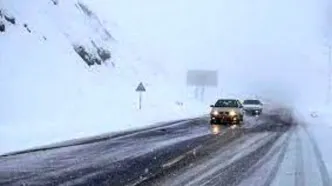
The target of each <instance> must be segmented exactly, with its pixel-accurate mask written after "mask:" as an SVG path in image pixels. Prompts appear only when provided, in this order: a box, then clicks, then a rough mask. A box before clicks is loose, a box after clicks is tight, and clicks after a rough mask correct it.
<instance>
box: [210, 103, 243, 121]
mask: <svg viewBox="0 0 332 186" xmlns="http://www.w3.org/2000/svg"><path fill="white" fill-rule="evenodd" d="M211 107H212V109H211V112H210V123H211V124H228V125H229V124H238V125H240V124H241V123H242V122H243V110H242V104H241V102H240V101H239V100H237V99H219V100H218V101H217V102H216V103H215V104H214V105H211Z"/></svg>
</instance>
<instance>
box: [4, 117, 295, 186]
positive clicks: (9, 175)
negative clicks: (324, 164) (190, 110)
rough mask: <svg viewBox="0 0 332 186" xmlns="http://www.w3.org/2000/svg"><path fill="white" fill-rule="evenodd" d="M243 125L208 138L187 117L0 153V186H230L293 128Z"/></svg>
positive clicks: (269, 121)
mask: <svg viewBox="0 0 332 186" xmlns="http://www.w3.org/2000/svg"><path fill="white" fill-rule="evenodd" d="M249 123H250V124H247V123H245V125H244V126H243V127H240V128H239V127H238V128H231V127H218V129H219V131H218V133H216V134H213V133H212V132H211V126H210V125H209V124H208V119H207V118H199V119H190V120H183V121H178V122H171V123H165V124H163V125H161V126H157V127H153V128H150V129H145V130H137V131H132V132H126V133H122V134H117V135H113V136H107V137H97V138H91V139H88V140H82V141H76V142H72V143H64V144H58V145H57V146H55V147H52V146H51V147H45V148H42V149H34V150H30V151H24V152H19V153H14V154H8V155H3V156H0V185H112V186H113V185H238V184H239V183H240V182H241V181H242V180H243V179H245V178H246V177H248V176H249V173H248V172H249V171H253V168H254V167H255V166H257V164H259V162H260V160H261V159H263V158H264V156H266V154H268V153H269V152H270V151H272V150H273V149H274V148H276V147H275V146H277V145H276V144H278V143H280V144H282V145H279V146H280V147H279V149H278V148H276V149H277V150H278V152H279V151H280V150H281V149H282V147H285V144H284V143H285V142H286V141H287V139H288V137H287V136H289V133H291V132H290V131H292V128H294V126H293V125H292V124H293V121H291V120H289V119H287V120H280V118H279V117H278V116H275V115H274V116H266V115H265V116H261V117H260V118H259V119H258V120H257V121H255V120H254V121H251V122H249ZM204 173H206V174H204ZM271 174H272V173H271ZM198 175H201V176H200V177H199V176H198ZM270 176H271V177H273V174H272V175H270ZM274 176H275V175H274ZM265 185H269V182H266V184H265Z"/></svg>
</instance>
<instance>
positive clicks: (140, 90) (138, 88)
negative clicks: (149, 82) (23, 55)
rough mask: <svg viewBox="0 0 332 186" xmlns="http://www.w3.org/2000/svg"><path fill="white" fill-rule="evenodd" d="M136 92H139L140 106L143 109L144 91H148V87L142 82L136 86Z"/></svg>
mask: <svg viewBox="0 0 332 186" xmlns="http://www.w3.org/2000/svg"><path fill="white" fill-rule="evenodd" d="M136 92H138V93H139V97H138V104H139V105H138V108H139V109H140V110H141V109H142V92H146V89H145V87H144V85H143V83H142V82H140V83H139V84H138V86H137V88H136Z"/></svg>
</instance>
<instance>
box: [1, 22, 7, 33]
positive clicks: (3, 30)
mask: <svg viewBox="0 0 332 186" xmlns="http://www.w3.org/2000/svg"><path fill="white" fill-rule="evenodd" d="M5 31H6V26H5V24H4V23H3V22H1V21H0V32H5Z"/></svg>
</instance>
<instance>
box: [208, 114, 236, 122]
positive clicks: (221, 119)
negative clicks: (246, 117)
mask: <svg viewBox="0 0 332 186" xmlns="http://www.w3.org/2000/svg"><path fill="white" fill-rule="evenodd" d="M241 120H242V118H241V117H240V116H239V115H235V116H222V115H217V116H215V115H211V117H210V123H211V124H237V123H240V121H241Z"/></svg>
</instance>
